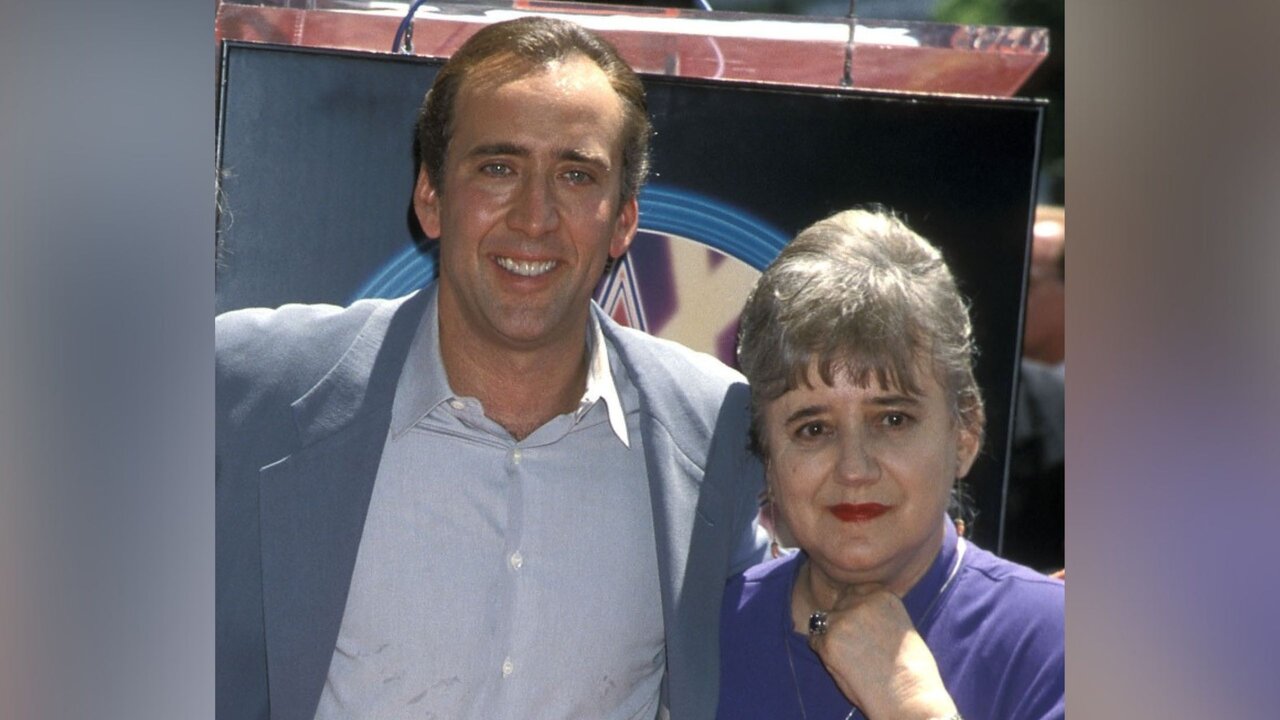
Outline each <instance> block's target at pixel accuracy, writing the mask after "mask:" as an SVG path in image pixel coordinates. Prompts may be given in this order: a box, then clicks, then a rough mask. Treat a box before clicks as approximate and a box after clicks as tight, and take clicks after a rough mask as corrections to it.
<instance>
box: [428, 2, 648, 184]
mask: <svg viewBox="0 0 1280 720" xmlns="http://www.w3.org/2000/svg"><path fill="white" fill-rule="evenodd" d="M574 55H582V56H584V57H586V58H587V59H589V60H591V61H592V62H594V63H595V64H596V65H597V66H598V67H599V68H600V69H601V70H603V71H604V74H605V75H606V76H607V77H608V78H609V84H610V85H611V86H612V87H613V90H614V92H616V93H618V96H619V97H620V98H621V99H622V109H623V128H622V173H623V175H622V197H623V199H628V198H631V197H634V196H635V195H636V193H638V192H640V186H641V185H643V184H644V180H645V177H646V176H647V175H648V174H649V138H650V136H651V135H652V134H653V125H652V123H651V122H650V120H649V108H648V103H647V102H646V100H645V94H644V85H643V84H641V82H640V78H639V77H637V76H636V73H635V71H634V70H632V69H631V66H630V65H628V64H627V63H626V61H625V60H623V59H622V57H621V56H620V55H618V50H617V48H615V47H614V46H613V45H612V44H610V43H609V41H607V40H605V39H604V38H602V37H600V36H599V35H597V34H596V33H594V32H592V31H591V30H588V29H586V28H584V27H582V26H580V25H576V24H574V23H571V22H568V21H565V20H557V19H554V18H546V17H536V16H531V17H522V18H517V19H515V20H507V21H505V22H500V23H495V24H493V25H489V26H487V27H484V28H482V29H481V30H480V31H479V32H477V33H476V34H475V35H472V36H471V37H470V38H469V39H468V40H467V41H466V42H465V43H463V44H462V47H460V48H458V50H457V52H455V53H454V54H453V57H451V58H450V59H449V61H448V62H447V63H445V65H444V67H442V68H440V72H439V73H438V74H437V75H436V79H435V82H434V83H432V85H431V89H430V90H429V91H427V94H426V97H424V98H423V100H422V107H421V108H420V109H419V110H418V122H417V127H416V129H415V132H414V139H413V158H414V166H415V167H425V168H426V170H427V176H428V177H430V178H431V182H432V183H434V184H435V186H436V187H437V188H442V183H443V181H444V163H445V154H446V153H447V152H448V149H449V141H450V140H451V139H452V137H453V114H454V108H455V106H456V105H457V100H458V92H459V90H460V89H461V88H462V86H463V84H464V83H465V82H468V81H469V82H472V83H474V82H486V83H492V84H494V85H498V84H501V83H504V82H509V81H511V80H514V79H517V78H520V77H524V76H526V75H528V74H530V73H532V72H533V71H535V70H536V69H538V68H540V67H544V66H546V65H547V64H549V63H552V62H556V61H558V60H565V59H568V58H570V57H572V56H574Z"/></svg>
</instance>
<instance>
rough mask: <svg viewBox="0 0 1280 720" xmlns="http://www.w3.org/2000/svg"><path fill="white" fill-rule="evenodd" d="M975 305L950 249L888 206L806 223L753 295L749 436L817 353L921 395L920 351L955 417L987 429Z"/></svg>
mask: <svg viewBox="0 0 1280 720" xmlns="http://www.w3.org/2000/svg"><path fill="white" fill-rule="evenodd" d="M976 354H977V348H976V346H975V345H974V342H973V326H972V323H971V322H970V320H969V306H968V304H967V303H966V302H965V300H964V298H963V297H961V295H960V291H959V290H958V289H957V287H956V281H955V277H954V276H953V275H952V274H951V270H950V268H948V267H947V264H946V262H944V261H943V259H942V253H941V252H939V251H938V249H937V248H936V247H934V246H933V245H932V244H930V243H929V241H927V240H925V239H924V238H922V237H920V236H919V235H917V234H916V233H915V232H914V231H913V230H911V228H909V227H907V225H906V224H905V223H904V222H903V221H902V220H901V219H899V218H898V217H897V216H895V215H894V214H893V213H891V212H889V211H887V210H884V209H882V208H871V209H854V210H846V211H844V212H840V213H837V214H835V215H832V216H831V217H829V218H827V219H825V220H822V221H820V222H817V223H814V224H813V225H810V226H809V227H807V228H805V229H804V230H802V231H801V232H800V234H799V235H797V236H796V237H795V239H794V240H792V241H791V242H790V243H789V244H788V245H787V246H786V247H785V248H783V250H782V252H781V254H779V255H778V257H777V258H776V259H775V260H774V261H773V262H772V263H771V264H770V265H769V267H768V268H766V269H765V271H764V274H763V275H762V276H761V277H760V280H759V281H758V282H757V283H756V286H755V288H754V289H753V290H752V291H751V295H750V297H748V298H747V305H746V308H745V309H744V310H743V311H742V319H741V325H740V329H739V331H738V365H739V366H740V367H741V369H742V372H743V373H744V374H745V375H746V376H747V380H748V381H749V382H750V383H751V412H752V423H751V436H752V437H751V445H752V449H753V450H755V452H757V453H758V454H760V455H763V454H764V450H765V448H764V447H763V445H762V443H761V440H762V437H761V432H760V430H761V424H760V423H761V414H762V411H763V407H764V405H765V404H766V403H768V402H769V401H772V400H775V399H777V398H778V397H780V396H782V395H783V394H784V393H786V392H787V391H789V390H791V389H794V388H796V387H798V386H800V385H801V384H802V383H803V384H807V383H808V381H809V378H808V370H809V366H810V363H811V362H813V361H815V360H816V361H817V369H818V373H819V375H820V376H821V378H822V380H823V381H824V382H826V383H827V384H833V381H834V377H835V373H837V372H840V373H847V377H849V378H850V379H851V380H852V381H853V382H854V383H855V384H857V385H859V386H863V387H865V386H866V385H867V384H868V383H869V382H870V380H871V378H872V377H873V376H874V378H875V380H876V381H877V382H878V383H879V384H880V385H882V386H884V387H894V388H898V389H899V390H902V391H904V392H907V393H911V394H919V393H920V392H921V389H920V384H919V381H918V379H917V378H916V372H917V368H918V366H919V365H918V364H919V363H920V361H921V360H922V359H925V360H929V361H931V365H932V367H933V371H934V373H935V378H936V379H937V381H938V384H939V385H941V386H942V388H943V391H944V392H946V393H947V394H948V399H949V402H950V405H951V412H952V415H953V417H954V418H955V419H956V420H957V421H958V422H960V423H962V424H963V425H964V426H966V427H968V428H969V429H970V430H972V431H974V432H976V433H977V434H978V435H979V437H981V433H982V426H983V424H984V422H985V416H984V414H983V409H982V393H981V391H980V390H979V388H978V383H977V381H976V380H975V379H974V376H973V363H974V358H975V356H976Z"/></svg>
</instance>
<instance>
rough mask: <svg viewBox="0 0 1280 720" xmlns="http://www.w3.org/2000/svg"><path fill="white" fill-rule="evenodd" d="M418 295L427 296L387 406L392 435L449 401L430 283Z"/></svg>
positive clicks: (434, 294) (434, 289) (450, 394)
mask: <svg viewBox="0 0 1280 720" xmlns="http://www.w3.org/2000/svg"><path fill="white" fill-rule="evenodd" d="M421 292H424V293H427V294H428V297H427V303H426V308H425V309H424V310H423V312H422V321H421V323H420V324H419V325H418V330H417V331H416V332H415V333H414V335H413V343H412V344H411V345H410V346H409V356H408V357H407V358H406V359H405V363H404V370H402V371H401V372H400V380H399V382H398V383H397V385H396V397H395V400H393V401H392V404H391V432H392V433H393V434H395V435H400V434H401V433H403V432H405V431H406V430H408V429H409V428H411V427H413V426H414V424H415V423H417V422H418V421H419V420H421V419H422V417H423V416H424V415H426V414H427V413H429V412H431V411H432V410H433V409H434V408H435V406H437V405H439V404H440V403H442V402H444V401H446V400H448V399H449V398H451V397H453V389H452V388H450V387H449V377H448V376H447V375H446V374H445V372H444V360H442V359H441V357H440V315H439V309H438V306H437V297H438V293H437V286H436V284H435V283H432V284H431V285H429V286H428V287H426V288H424V289H423V290H422V291H421Z"/></svg>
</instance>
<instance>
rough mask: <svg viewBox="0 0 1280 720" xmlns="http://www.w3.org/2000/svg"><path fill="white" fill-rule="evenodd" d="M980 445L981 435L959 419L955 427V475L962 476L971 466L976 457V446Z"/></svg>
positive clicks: (967, 472)
mask: <svg viewBox="0 0 1280 720" xmlns="http://www.w3.org/2000/svg"><path fill="white" fill-rule="evenodd" d="M981 445H982V435H981V434H980V433H979V432H978V431H977V430H975V429H974V428H973V426H972V425H971V424H969V423H965V422H963V421H961V422H960V423H959V426H958V427H957V428H956V477H957V478H962V477H964V476H965V475H968V474H969V470H970V469H971V468H973V462H974V460H977V459H978V448H979V447H981Z"/></svg>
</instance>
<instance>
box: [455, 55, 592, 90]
mask: <svg viewBox="0 0 1280 720" xmlns="http://www.w3.org/2000/svg"><path fill="white" fill-rule="evenodd" d="M597 74H598V76H600V77H604V79H605V80H606V81H607V80H608V77H607V76H606V75H605V73H604V70H602V69H601V68H600V66H599V65H597V64H596V63H595V62H594V61H592V60H591V58H589V57H587V56H586V55H583V54H582V53H578V52H571V53H569V54H568V55H565V56H562V57H558V58H553V59H550V60H535V59H531V58H527V57H523V56H520V55H518V54H516V53H513V52H504V53H498V54H497V55H493V56H490V57H488V58H485V59H484V60H481V61H479V62H477V63H476V64H475V66H474V67H472V68H471V70H470V71H468V72H467V74H466V76H465V77H464V78H463V81H462V83H461V85H460V87H459V92H460V93H465V92H468V91H470V92H473V93H483V92H492V91H494V90H497V89H498V88H500V87H502V86H504V85H508V84H510V83H513V82H518V81H520V80H525V79H527V78H532V77H538V76H545V77H549V78H552V79H554V80H555V82H556V83H557V84H564V85H574V84H582V83H583V82H584V80H585V79H586V78H590V77H591V76H592V75H597Z"/></svg>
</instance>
